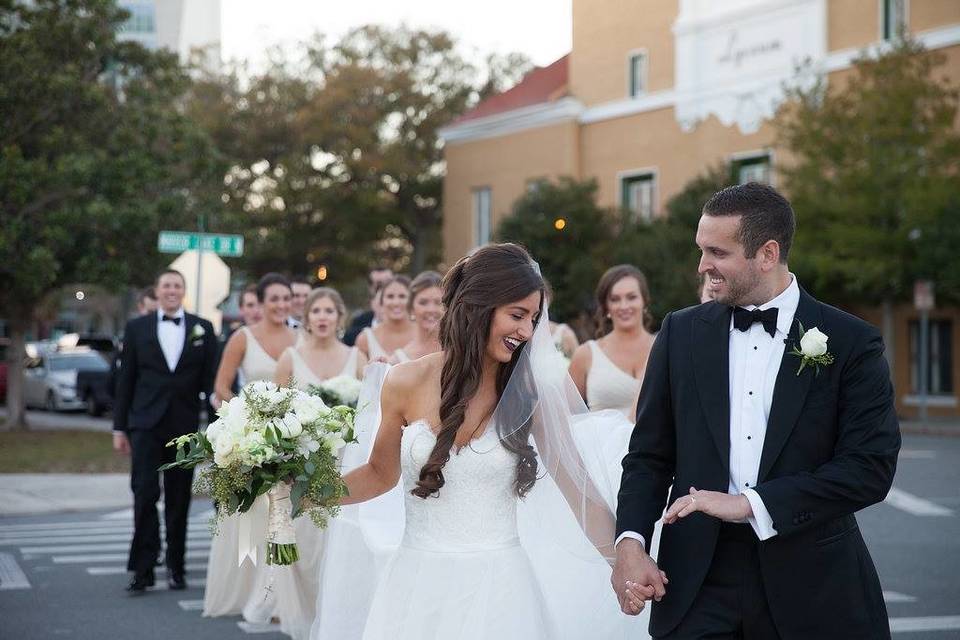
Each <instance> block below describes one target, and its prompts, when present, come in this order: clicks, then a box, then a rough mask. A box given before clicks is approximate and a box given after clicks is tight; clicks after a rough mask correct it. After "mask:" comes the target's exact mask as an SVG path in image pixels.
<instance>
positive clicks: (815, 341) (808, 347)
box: [800, 327, 828, 358]
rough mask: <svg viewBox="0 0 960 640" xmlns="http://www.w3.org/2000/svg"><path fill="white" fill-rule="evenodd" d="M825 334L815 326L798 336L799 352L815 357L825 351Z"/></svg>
mask: <svg viewBox="0 0 960 640" xmlns="http://www.w3.org/2000/svg"><path fill="white" fill-rule="evenodd" d="M827 340H828V338H827V336H826V334H824V333H823V332H822V331H820V330H819V329H817V328H816V327H814V328H812V329H810V330H809V331H807V332H806V333H804V334H803V337H802V338H800V352H801V353H802V354H803V355H805V356H806V357H808V358H816V357H817V356H822V355H823V354H825V353H826V352H827Z"/></svg>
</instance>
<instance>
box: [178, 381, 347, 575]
mask: <svg viewBox="0 0 960 640" xmlns="http://www.w3.org/2000/svg"><path fill="white" fill-rule="evenodd" d="M354 415H355V410H354V408H353V407H350V406H346V405H345V404H343V403H340V404H337V405H336V406H328V405H327V404H326V403H325V402H324V401H323V400H322V399H321V398H320V397H318V396H315V395H311V394H309V393H305V392H303V391H300V390H298V389H294V388H288V387H281V386H278V385H276V384H274V383H272V382H251V383H250V384H248V385H246V386H245V387H244V388H243V390H242V391H241V392H240V394H239V395H238V396H236V397H235V398H233V399H232V400H230V401H229V402H225V403H223V404H222V405H221V407H220V409H219V410H218V411H217V420H216V421H214V422H212V423H211V424H210V425H209V426H208V427H207V429H206V431H198V432H196V433H191V434H188V435H185V436H180V437H179V438H176V439H174V440H172V441H171V442H170V443H169V444H168V445H167V446H174V445H175V446H176V447H177V457H176V460H175V461H174V462H172V463H170V464H166V465H164V466H162V467H161V468H160V469H161V470H164V469H169V468H175V467H177V468H184V469H188V468H192V467H195V466H197V465H201V464H204V465H209V466H206V467H205V468H203V470H202V471H201V472H200V474H199V476H198V477H197V481H196V488H197V489H198V490H199V491H202V492H207V493H209V494H210V496H211V497H212V498H213V500H214V501H215V503H216V505H217V515H216V518H217V521H218V522H219V520H220V519H222V518H224V517H226V516H229V515H233V514H235V513H239V514H244V515H246V516H249V519H250V520H262V519H263V518H262V516H256V517H253V516H252V513H249V512H251V510H252V509H254V508H255V505H263V504H264V498H263V497H264V496H265V498H266V522H265V523H264V522H259V521H255V522H247V521H241V531H240V537H241V540H240V561H241V562H242V561H243V559H244V557H246V556H251V557H252V559H253V561H254V563H256V551H255V549H256V546H255V545H256V543H257V541H256V540H251V533H250V531H251V530H252V529H253V528H262V526H263V525H264V524H265V525H266V533H265V535H266V541H267V563H268V564H279V565H288V564H293V563H294V562H296V561H297V560H298V559H299V552H298V550H297V545H296V538H295V536H294V531H293V522H292V519H293V518H295V517H298V516H300V515H301V514H302V513H304V512H306V513H307V514H308V515H309V516H310V518H311V519H312V520H313V522H314V524H315V525H316V526H318V527H321V528H322V527H325V526H326V524H327V520H328V519H329V518H330V517H332V516H334V515H336V514H337V511H338V510H339V502H340V498H341V497H343V496H345V495H346V486H345V485H344V484H343V480H342V478H341V477H340V471H339V464H338V457H337V454H338V453H339V451H340V450H341V449H342V448H343V447H344V446H346V445H347V444H348V443H351V442H356V438H355V437H354V433H353V420H354ZM253 537H256V536H253ZM245 538H246V539H245Z"/></svg>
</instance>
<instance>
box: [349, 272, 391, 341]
mask: <svg viewBox="0 0 960 640" xmlns="http://www.w3.org/2000/svg"><path fill="white" fill-rule="evenodd" d="M392 278H393V270H392V269H390V268H389V267H374V268H373V269H370V272H369V273H368V274H367V288H368V290H369V292H370V309H369V310H367V311H364V312H363V313H358V314H357V315H356V316H355V317H354V318H353V320H351V321H350V326H349V327H347V331H346V333H345V334H344V336H343V343H344V344H345V345H347V346H348V347H352V346H353V345H354V343H356V341H357V336H359V335H360V334H361V333H363V330H364V329H366V328H367V327H372V326H374V324H375V322H376V318H377V310H376V307H377V293H379V291H380V287H382V286H384V285H385V284H386V283H387V282H389V281H390V280H391V279H392Z"/></svg>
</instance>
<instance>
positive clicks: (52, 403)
mask: <svg viewBox="0 0 960 640" xmlns="http://www.w3.org/2000/svg"><path fill="white" fill-rule="evenodd" d="M43 408H44V409H46V410H47V411H56V410H57V397H56V396H55V395H53V391H48V392H47V401H46V402H44V403H43Z"/></svg>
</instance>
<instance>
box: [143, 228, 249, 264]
mask: <svg viewBox="0 0 960 640" xmlns="http://www.w3.org/2000/svg"><path fill="white" fill-rule="evenodd" d="M201 242H202V250H203V251H210V252H212V253H215V254H217V255H218V256H226V257H228V258H239V257H240V256H242V255H243V236H238V235H216V234H212V233H204V234H200V233H191V232H189V231H161V232H160V235H159V236H158V237H157V249H158V250H159V251H160V253H183V252H184V251H191V250H197V249H200V248H201Z"/></svg>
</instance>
